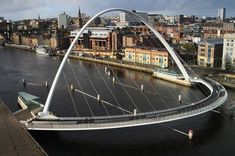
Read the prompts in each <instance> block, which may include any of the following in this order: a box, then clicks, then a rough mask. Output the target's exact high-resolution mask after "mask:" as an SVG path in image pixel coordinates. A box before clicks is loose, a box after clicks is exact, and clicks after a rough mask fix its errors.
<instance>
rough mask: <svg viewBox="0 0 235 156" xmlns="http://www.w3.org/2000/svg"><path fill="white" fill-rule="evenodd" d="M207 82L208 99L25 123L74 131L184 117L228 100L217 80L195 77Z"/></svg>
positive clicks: (28, 126) (199, 112)
mask: <svg viewBox="0 0 235 156" xmlns="http://www.w3.org/2000/svg"><path fill="white" fill-rule="evenodd" d="M194 82H199V83H202V84H203V85H205V86H206V87H207V88H208V89H209V90H210V91H211V94H210V96H208V97H207V98H206V99H204V100H201V101H198V102H196V103H192V104H190V105H185V106H181V107H177V108H173V109H166V110H161V111H155V112H146V113H139V114H137V115H136V116H134V115H122V116H112V117H107V116H105V117H102V116H101V117H93V118H92V117H64V118H63V117H55V118H34V119H31V120H29V121H27V122H22V123H24V124H25V126H26V128H27V129H29V130H51V131H53V130H54V131H73V130H97V129H113V128H124V127H134V126H143V125H150V124H157V123H164V122H169V121H174V120H179V119H184V118H188V117H192V116H196V115H200V114H202V113H206V112H208V111H211V110H213V109H215V108H217V107H219V106H220V105H222V104H223V103H224V102H225V101H226V99H227V92H226V90H225V88H224V87H223V86H222V85H220V84H218V83H217V82H215V81H213V80H210V79H205V80H201V79H200V80H194Z"/></svg>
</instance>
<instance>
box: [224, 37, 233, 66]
mask: <svg viewBox="0 0 235 156" xmlns="http://www.w3.org/2000/svg"><path fill="white" fill-rule="evenodd" d="M227 64H230V65H232V67H233V68H234V67H235V34H225V35H224V46H223V58H222V69H223V70H225V69H226V65H227Z"/></svg>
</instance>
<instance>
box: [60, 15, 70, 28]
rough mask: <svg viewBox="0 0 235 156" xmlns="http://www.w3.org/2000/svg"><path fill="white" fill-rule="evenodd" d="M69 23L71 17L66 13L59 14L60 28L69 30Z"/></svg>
mask: <svg viewBox="0 0 235 156" xmlns="http://www.w3.org/2000/svg"><path fill="white" fill-rule="evenodd" d="M68 22H69V16H68V15H67V14H66V13H65V12H64V13H62V14H59V17H58V28H59V29H60V28H65V29H66V28H67V26H68Z"/></svg>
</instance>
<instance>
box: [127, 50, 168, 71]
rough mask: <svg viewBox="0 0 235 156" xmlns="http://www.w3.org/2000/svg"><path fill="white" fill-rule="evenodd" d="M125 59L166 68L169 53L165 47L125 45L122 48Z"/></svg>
mask: <svg viewBox="0 0 235 156" xmlns="http://www.w3.org/2000/svg"><path fill="white" fill-rule="evenodd" d="M124 52H125V57H124V60H125V61H130V62H136V63H142V64H150V65H156V66H159V67H161V68H167V67H168V65H169V64H168V62H169V55H168V52H167V50H166V49H160V48H146V47H140V46H136V47H127V48H125V50H124Z"/></svg>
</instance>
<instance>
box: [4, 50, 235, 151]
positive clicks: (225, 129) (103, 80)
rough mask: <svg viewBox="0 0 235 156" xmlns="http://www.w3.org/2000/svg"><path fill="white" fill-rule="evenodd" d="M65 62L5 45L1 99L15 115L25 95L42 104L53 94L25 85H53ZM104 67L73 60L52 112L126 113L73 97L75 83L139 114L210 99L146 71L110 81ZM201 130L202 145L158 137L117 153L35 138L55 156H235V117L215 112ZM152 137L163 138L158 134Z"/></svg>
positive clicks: (119, 74) (117, 72)
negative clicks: (160, 140) (71, 88)
mask: <svg viewBox="0 0 235 156" xmlns="http://www.w3.org/2000/svg"><path fill="white" fill-rule="evenodd" d="M60 62H61V58H59V57H46V56H40V55H36V54H35V53H31V52H27V51H23V50H16V49H8V48H3V47H0V73H1V74H0V98H2V99H3V100H4V102H5V103H6V104H7V106H8V107H9V108H10V110H11V111H12V112H15V111H17V110H18V109H19V108H18V105H17V95H18V92H19V91H25V92H28V93H31V94H33V95H36V96H38V97H40V102H42V103H44V102H45V100H46V97H47V94H48V90H47V89H46V88H45V87H42V86H32V85H28V86H26V87H23V86H22V79H25V80H26V81H27V82H33V83H38V84H39V83H45V82H46V81H48V83H49V84H51V83H52V80H53V78H54V75H55V73H56V70H57V69H58V66H59V63H60ZM104 68H105V66H103V65H95V64H92V63H87V62H81V61H78V60H69V61H68V62H67V64H66V66H65V69H64V75H65V76H64V77H63V76H61V78H60V80H59V83H58V85H57V87H56V91H55V94H54V97H53V100H52V104H51V107H50V111H52V112H53V113H54V114H56V115H58V116H77V115H79V116H92V115H94V116H102V115H120V114H123V113H125V112H123V111H121V110H119V109H116V108H115V107H112V106H108V105H101V104H97V101H95V100H93V99H89V98H84V96H82V95H81V94H79V93H75V94H70V93H69V91H68V87H69V85H70V84H71V83H72V84H74V86H75V87H76V88H79V89H80V90H82V91H84V92H86V93H89V94H90V95H93V96H96V95H97V93H99V94H100V95H101V97H102V99H104V100H106V101H108V102H110V103H112V104H114V105H116V106H121V107H122V108H124V109H125V110H129V111H133V110H134V109H138V111H139V112H147V111H152V110H160V109H165V108H172V107H177V106H179V105H182V104H187V103H191V102H195V101H198V100H200V99H202V98H203V97H204V96H203V95H202V94H201V93H200V92H199V91H198V88H196V87H193V88H188V87H183V86H179V85H175V84H172V83H168V82H165V81H162V80H157V79H153V78H151V76H149V75H147V74H144V73H139V72H134V71H130V70H124V69H117V68H108V70H110V71H111V75H112V76H111V77H109V76H107V74H106V73H105V71H104ZM74 75H76V76H74ZM112 77H115V78H116V82H119V83H122V84H126V85H128V86H130V87H124V86H123V85H120V84H113V83H112ZM66 83H67V84H68V85H66ZM141 84H144V90H145V92H144V94H143V93H142V92H141V91H139V90H137V89H133V87H135V88H138V86H140V85H141ZM131 87H132V88H131ZM110 90H111V92H110ZM126 92H128V94H127V93H126ZM112 93H114V95H115V96H113V95H112ZM228 93H229V99H228V101H227V103H226V104H225V105H224V106H223V107H222V108H221V110H220V111H222V112H223V110H226V107H227V106H228V105H231V104H233V101H234V98H235V97H234V96H233V95H235V91H233V90H228ZM179 94H181V95H182V96H183V102H182V103H179V102H177V98H178V95H179ZM71 96H72V98H71ZM114 97H115V98H114ZM72 99H73V100H72ZM73 101H74V102H73ZM192 124H193V123H192ZM200 129H201V130H200V131H199V132H198V135H197V139H196V141H193V142H190V141H188V140H187V138H185V137H182V138H181V139H180V140H174V139H170V140H166V142H165V143H164V144H157V143H156V142H155V140H154V139H148V140H147V142H146V143H143V142H139V143H138V142H137V143H136V144H135V145H136V148H135V147H133V146H132V147H129V146H128V145H122V146H118V147H115V149H114V147H113V146H110V147H109V146H108V147H105V148H99V146H94V144H86V145H82V144H80V143H79V144H71V143H70V142H69V141H66V140H63V139H58V138H59V137H58V134H55V136H50V135H46V134H43V136H40V135H41V134H40V133H38V134H33V135H34V137H35V138H36V140H37V141H38V142H39V143H40V144H41V145H42V146H43V148H44V149H45V150H46V151H47V152H48V153H49V155H65V154H68V153H69V154H70V155H189V154H190V155H209V154H210V155H223V154H226V155H233V154H234V147H235V145H234V144H233V141H234V139H235V134H234V130H235V122H234V120H233V119H232V118H229V117H228V116H227V115H226V114H225V113H221V114H217V113H214V114H213V115H212V117H211V118H210V120H209V123H208V124H206V125H205V126H204V127H201V128H200ZM150 133H153V135H157V134H154V132H152V131H151V132H150ZM146 136H147V135H146ZM55 137H57V139H55ZM153 138H154V136H153Z"/></svg>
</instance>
